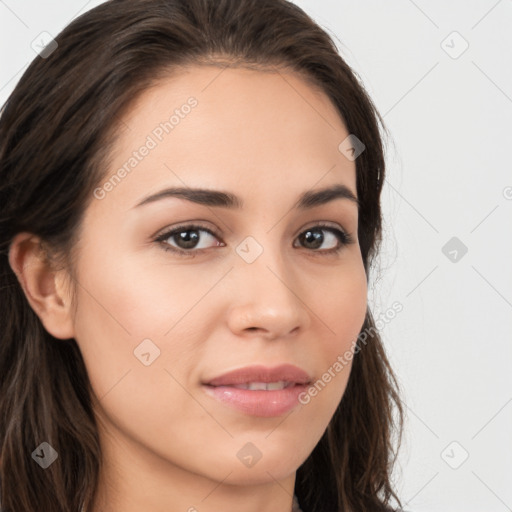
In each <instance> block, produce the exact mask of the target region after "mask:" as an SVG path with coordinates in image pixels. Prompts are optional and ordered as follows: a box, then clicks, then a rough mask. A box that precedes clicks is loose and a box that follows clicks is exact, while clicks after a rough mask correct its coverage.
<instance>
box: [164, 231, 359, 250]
mask: <svg viewBox="0 0 512 512" xmlns="http://www.w3.org/2000/svg"><path fill="white" fill-rule="evenodd" d="M319 228H322V229H321V230H322V231H330V232H331V233H333V234H334V236H336V238H337V239H338V241H339V245H338V246H337V247H335V248H334V249H327V250H315V249H311V251H312V252H314V253H320V254H323V255H332V254H337V253H339V252H340V251H341V250H342V249H343V248H344V247H345V246H347V245H350V244H352V243H354V239H353V237H352V235H351V234H350V233H347V232H345V231H342V230H340V229H337V228H334V227H332V226H330V225H327V224H324V223H319V224H315V225H314V226H310V227H309V228H307V229H305V230H304V231H302V232H301V233H300V234H301V235H302V234H304V233H305V232H306V231H313V230H317V229H319ZM184 231H206V232H207V233H209V234H210V235H212V236H214V237H216V238H220V236H219V235H218V234H217V233H215V232H214V231H212V230H211V229H209V228H207V227H205V226H202V225H201V224H185V225H183V226H178V227H176V228H173V229H171V230H169V231H166V232H164V233H162V234H161V235H158V236H157V237H156V238H155V240H154V241H155V242H159V243H161V245H162V248H163V249H164V251H170V252H172V253H174V254H177V255H178V256H184V257H189V258H194V257H195V256H197V253H201V252H203V251H206V250H208V249H190V250H185V249H178V248H176V247H172V246H170V245H169V244H168V243H166V242H165V240H167V239H168V238H170V237H172V236H173V235H176V234H178V233H182V232H184ZM218 247H221V246H218Z"/></svg>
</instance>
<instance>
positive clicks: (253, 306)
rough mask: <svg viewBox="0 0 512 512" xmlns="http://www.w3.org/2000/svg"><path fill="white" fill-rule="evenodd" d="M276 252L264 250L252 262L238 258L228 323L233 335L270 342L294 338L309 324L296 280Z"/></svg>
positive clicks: (306, 309) (297, 277)
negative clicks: (248, 336)
mask: <svg viewBox="0 0 512 512" xmlns="http://www.w3.org/2000/svg"><path fill="white" fill-rule="evenodd" d="M295 274H296V273H294V270H293V268H291V267H290V265H287V263H286V261H284V260H283V258H282V257H281V255H280V254H279V251H278V250H277V249H275V250H272V251H271V250H269V249H265V250H264V251H263V253H262V254H261V255H260V256H259V257H258V258H257V259H256V260H255V261H253V262H252V263H247V262H246V261H244V260H243V258H239V259H237V261H236V263H235V268H233V270H232V272H230V276H231V279H232V280H234V281H235V282H234V283H232V284H233V289H234V290H236V291H234V293H233V295H232V297H231V298H230V308H229V316H228V324H229V327H230V329H231V330H232V332H233V333H235V334H237V335H243V336H246V335H247V334H248V333H253V335H254V336H258V337H260V338H261V337H263V338H265V339H269V340H273V339H277V338H285V337H287V336H291V335H296V334H297V333H298V332H299V331H300V330H305V329H307V327H308V326H309V323H310V310H309V308H308V307H307V297H304V291H303V290H301V289H300V280H299V277H300V276H297V275H295Z"/></svg>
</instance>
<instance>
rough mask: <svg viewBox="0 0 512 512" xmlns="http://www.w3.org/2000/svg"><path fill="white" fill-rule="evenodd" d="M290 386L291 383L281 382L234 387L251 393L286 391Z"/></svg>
mask: <svg viewBox="0 0 512 512" xmlns="http://www.w3.org/2000/svg"><path fill="white" fill-rule="evenodd" d="M289 385H290V383H289V382H286V381H284V380H280V381H279V382H249V383H247V384H236V385H233V386H232V387H234V388H238V389H248V390H250V391H272V390H278V389H284V388H286V387H288V386H289Z"/></svg>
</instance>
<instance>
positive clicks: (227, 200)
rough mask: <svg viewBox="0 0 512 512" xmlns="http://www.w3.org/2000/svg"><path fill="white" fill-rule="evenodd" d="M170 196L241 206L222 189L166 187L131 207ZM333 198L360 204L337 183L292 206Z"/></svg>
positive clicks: (308, 205) (308, 193) (302, 206)
mask: <svg viewBox="0 0 512 512" xmlns="http://www.w3.org/2000/svg"><path fill="white" fill-rule="evenodd" d="M170 197H177V198H180V199H185V200H187V201H192V202H194V203H197V204H201V205H204V206H212V207H221V208H231V209H241V208H243V205H244V202H243V200H242V199H241V198H240V197H238V196H236V195H234V194H232V193H231V192H227V191H223V190H211V189H202V188H188V187H187V188H183V187H179V188H166V189H164V190H161V191H160V192H157V193H155V194H152V195H150V196H147V197H145V198H144V199H143V200H142V201H140V202H139V203H137V204H136V205H135V206H134V207H133V208H138V207H139V206H142V205H145V204H149V203H153V202H155V201H160V200H161V199H166V198H170ZM335 199H348V200H349V201H352V202H353V203H355V204H356V205H357V206H358V207H359V205H360V203H359V199H358V198H357V196H356V195H355V194H354V192H352V190H350V188H348V187H347V186H346V185H342V184H338V185H334V186H331V187H327V188H323V189H319V190H308V191H306V192H304V193H302V195H301V196H300V197H299V199H298V200H297V202H296V203H295V205H294V208H297V209H299V210H307V209H310V208H315V207H317V206H320V205H323V204H326V203H329V202H331V201H334V200H335Z"/></svg>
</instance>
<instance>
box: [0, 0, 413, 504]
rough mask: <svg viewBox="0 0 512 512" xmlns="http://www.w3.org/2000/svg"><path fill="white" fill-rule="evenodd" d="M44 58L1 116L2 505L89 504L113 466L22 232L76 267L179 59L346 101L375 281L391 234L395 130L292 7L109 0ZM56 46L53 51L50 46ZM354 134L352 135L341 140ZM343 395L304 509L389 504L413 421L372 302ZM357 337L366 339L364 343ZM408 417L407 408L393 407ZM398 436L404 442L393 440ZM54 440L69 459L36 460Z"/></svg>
mask: <svg viewBox="0 0 512 512" xmlns="http://www.w3.org/2000/svg"><path fill="white" fill-rule="evenodd" d="M55 40H56V43H57V47H56V48H50V47H48V48H49V50H48V54H46V55H45V54H41V55H39V56H37V57H36V58H35V59H34V60H33V62H32V63H31V64H30V66H29V67H28V69H27V70H26V71H25V73H24V74H23V76H22V77H21V79H20V80H19V82H18V84H17V86H16V88H15V89H14V91H13V93H12V94H11V95H10V97H9V98H8V100H7V102H6V103H5V104H4V106H3V108H2V114H1V117H0V301H1V305H2V314H1V315H0V448H1V451H0V482H1V492H0V503H1V504H2V507H3V511H4V512H36V511H40V510H44V511H48V512H60V511H63V512H69V511H73V512H76V511H79V510H80V507H81V506H82V505H85V509H87V507H89V506H90V505H91V503H93V502H94V496H95V492H96V489H97V484H98V474H99V468H100V464H101V449H100V443H99V438H98V433H97V424H96V421H95V417H94V414H93V408H92V399H91V396H92V389H91V387H90V382H89V379H88V376H87V372H86V368H85V365H84V362H83V359H82V356H81V353H80V351H79V349H78V346H77V344H76V341H75V340H74V339H70V340H60V339H56V338H54V337H53V336H51V335H50V334H49V333H48V332H47V331H46V330H45V329H44V327H43V325H42V323H41V321H40V319H39V317H38V316H37V315H36V314H35V312H34V311H33V310H32V309H31V307H30V305H29V303H28V301H27V299H26V297H25V294H24V291H23V289H22V287H21V286H20V283H19V282H18V280H17V277H16V275H15V274H14V272H13V270H12V268H11V267H10V265H9V261H8V253H9V246H10V243H11V241H12V240H13V237H14V236H15V235H16V234H17V233H19V232H22V231H27V232H30V233H33V234H34V235H37V236H38V237H40V238H41V240H42V241H43V242H44V247H45V248H46V250H47V255H48V257H49V258H50V257H51V258H52V261H53V262H54V264H61V265H65V266H66V267H67V268H68V270H69V272H70V274H71V275H73V272H72V271H73V249H74V248H75V244H76V242H77V240H78V239H79V230H80V226H81V221H82V218H83V214H84V211H85V210H86V208H87V206H88V204H89V202H90V201H91V198H92V195H93V190H94V189H95V187H97V186H98V184H99V183H101V182H102V180H103V179H104V174H105V169H106V168H107V166H108V164H107V162H108V159H109V151H110V150H111V149H112V147H113V144H114V143H115V140H116V137H115V134H116V127H117V126H118V125H119V122H120V119H121V117H122V115H123V113H124V112H126V111H127V109H129V108H130V106H131V105H132V104H133V101H135V100H136V99H137V97H138V96H139V95H140V94H141V93H142V92H144V90H146V89H147V88H148V87H149V86H151V85H153V84H155V83H157V81H158V79H159V78H161V77H163V76H168V75H169V74H170V73H172V71H173V70H174V69H177V68H178V67H179V66H180V65H187V64H201V63H208V64H211V65H216V66H219V67H223V66H227V65H230V66H249V67H252V68H255V69H261V70H270V71H275V72H278V70H279V69H285V68H286V69H289V70H293V71H295V72H297V73H300V74H301V76H302V77H303V78H304V79H306V80H307V81H308V82H309V83H310V84H311V85H314V86H317V87H319V88H320V90H322V91H323V92H324V93H325V94H326V95H327V96H328V97H329V98H330V99H331V101H332V102H333V104H334V105H335V107H336V108H337V110H338V111H339V114H340V116H341V118H342V119H343V122H344V123H345V126H346V127H347V129H348V131H349V133H351V134H353V135H355V136H356V137H357V138H358V139H360V140H361V141H363V143H364V144H365V145H366V149H365V151H363V153H361V155H360V156H359V157H358V158H357V159H356V180H357V195H358V197H359V200H360V207H359V208H360V209H359V225H358V237H359V243H360V248H361V254H362V258H363V263H364V267H365V269H366V273H367V278H369V274H370V269H371V268H373V266H372V262H373V260H374V258H375V256H376V255H377V254H378V248H379V245H380V242H381V207H380V193H381V188H382V185H383V180H384V175H385V174H384V170H385V162H384V160H385V159H384V147H383V142H382V139H381V132H380V128H381V127H382V128H384V130H385V127H384V125H383V122H382V118H381V117H380V115H379V114H378V112H377V110H376V109H375V106H374V105H373V103H372V101H371V99H370V98H369V97H368V95H367V93H366V92H365V90H364V88H363V86H362V84H361V83H360V80H359V78H358V77H357V75H356V74H355V73H354V72H353V71H352V70H351V69H350V67H349V66H348V65H347V64H346V62H345V61H344V60H343V59H342V57H341V56H340V55H339V53H338V52H337V49H336V45H335V43H334V42H333V40H332V39H331V38H330V36H329V35H328V34H327V33H326V32H325V31H324V30H322V29H321V28H320V27H319V26H318V25H317V24H316V23H315V22H314V21H313V20H312V19H311V18H310V17H309V16H308V15H307V14H306V13H304V12H303V11H302V10H301V9H300V8H299V7H297V6H296V5H294V4H292V3H291V2H289V1H286V0H110V1H108V2H106V3H104V4H101V5H99V6H98V7H96V8H94V9H92V10H90V11H88V12H86V13H85V14H83V15H81V16H80V17H78V18H77V19H75V20H74V21H73V22H72V23H71V24H70V25H68V26H67V27H66V28H65V29H64V30H63V31H62V32H61V33H60V34H59V35H58V36H57V37H56V38H55ZM51 50H53V51H51ZM340 142H341V141H340ZM363 331H364V332H365V333H366V338H365V343H364V346H363V345H361V344H359V345H358V347H357V348H358V351H357V354H356V355H355V356H354V359H353V366H352V370H351V374H350V378H349V382H348V384H347V388H346V391H345V394H344V396H343V398H342V400H341V403H340V404H339V406H338V408H337V410H336V412H335V414H334V416H333V418H332V419H331V421H330V423H329V425H328V427H327V429H326V431H325V433H324V435H323V437H322V439H321V440H320V442H319V443H318V444H317V446H316V447H315V449H314V450H313V452H312V453H311V455H310V456H309V458H308V459H307V460H306V461H305V462H304V464H303V465H302V466H301V467H300V468H299V469H298V471H297V478H296V484H295V492H296V494H297V497H298V499H299V503H300V505H301V508H302V509H303V510H304V512H334V511H340V510H343V511H345V512H348V511H354V512H355V511H363V510H364V511H368V512H369V511H388V510H392V508H391V501H392V500H393V499H394V500H396V501H397V503H398V504H400V500H399V498H398V496H397V495H396V493H395V491H394V489H393V485H392V483H391V472H392V468H393V464H394V463H395V460H396V456H397V453H396V452H397V450H398V447H399V445H400V439H401V435H402V428H403V414H404V412H403V410H402V407H401V402H400V398H399V393H398V390H399V387H398V383H397V379H396V377H395V375H394V374H393V372H392V369H391V367H390V365H389V362H388V359H387V358H386V355H385V351H384V348H383V345H382V342H381V338H380V336H379V333H378V332H377V330H376V329H375V322H374V319H373V317H372V314H371V312H370V310H369V308H368V310H367V314H366V319H365V322H364V324H363V327H362V329H361V332H363ZM359 341H360V339H358V343H359ZM395 412H396V413H397V414H395ZM395 435H396V439H397V440H398V443H397V446H396V448H395V446H394V444H395V443H394V439H393V437H394V436H395ZM42 442H48V443H49V444H50V445H51V446H52V447H53V448H54V449H55V450H56V451H57V453H58V454H59V458H58V463H54V464H52V465H50V467H48V468H47V469H46V470H45V471H42V470H41V468H40V467H39V465H37V464H35V463H34V461H33V460H32V456H31V454H32V453H33V451H34V450H35V448H36V447H38V446H39V445H40V444H41V443H42Z"/></svg>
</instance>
